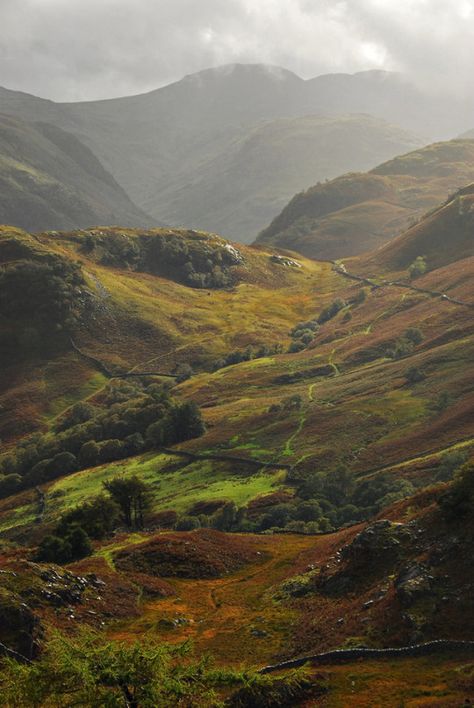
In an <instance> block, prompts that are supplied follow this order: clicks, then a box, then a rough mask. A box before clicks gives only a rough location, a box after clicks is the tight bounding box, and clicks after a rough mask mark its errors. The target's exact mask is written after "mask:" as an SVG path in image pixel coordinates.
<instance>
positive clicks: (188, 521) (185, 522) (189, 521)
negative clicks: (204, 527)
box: [174, 516, 201, 531]
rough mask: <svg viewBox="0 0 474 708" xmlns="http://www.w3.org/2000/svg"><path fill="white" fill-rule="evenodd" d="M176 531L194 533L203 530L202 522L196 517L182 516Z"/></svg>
mask: <svg viewBox="0 0 474 708" xmlns="http://www.w3.org/2000/svg"><path fill="white" fill-rule="evenodd" d="M174 528H175V529H176V531H194V530H195V529H199V528H201V522H200V520H199V519H198V518H197V517H196V516H181V517H180V518H179V519H178V520H177V521H176V523H175V525H174Z"/></svg>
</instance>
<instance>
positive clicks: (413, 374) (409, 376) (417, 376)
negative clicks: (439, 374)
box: [405, 366, 426, 384]
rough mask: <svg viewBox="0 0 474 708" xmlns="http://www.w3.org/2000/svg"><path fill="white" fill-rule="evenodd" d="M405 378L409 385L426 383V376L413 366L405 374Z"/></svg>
mask: <svg viewBox="0 0 474 708" xmlns="http://www.w3.org/2000/svg"><path fill="white" fill-rule="evenodd" d="M405 378H406V380H407V383H409V384H416V383H419V382H420V381H424V380H425V378H426V376H425V374H424V373H423V372H422V371H420V369H418V368H417V367H416V366H411V367H410V368H409V369H407V371H406V372H405Z"/></svg>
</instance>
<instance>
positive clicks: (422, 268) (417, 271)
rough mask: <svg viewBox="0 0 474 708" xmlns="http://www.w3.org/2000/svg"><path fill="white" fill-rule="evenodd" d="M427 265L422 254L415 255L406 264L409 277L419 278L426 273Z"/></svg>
mask: <svg viewBox="0 0 474 708" xmlns="http://www.w3.org/2000/svg"><path fill="white" fill-rule="evenodd" d="M427 268H428V266H427V264H426V259H425V257H424V256H417V257H416V258H415V260H414V261H413V263H411V264H410V265H409V266H408V274H409V276H410V278H412V279H414V278H419V277H420V276H421V275H424V274H425V273H426V270H427Z"/></svg>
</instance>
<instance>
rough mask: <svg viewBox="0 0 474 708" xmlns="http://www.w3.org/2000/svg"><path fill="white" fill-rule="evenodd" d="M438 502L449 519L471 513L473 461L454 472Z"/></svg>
mask: <svg viewBox="0 0 474 708" xmlns="http://www.w3.org/2000/svg"><path fill="white" fill-rule="evenodd" d="M439 504H440V506H441V508H442V509H443V511H444V513H445V515H446V517H447V518H448V519H449V520H451V521H456V520H457V519H462V518H463V517H466V516H467V515H472V513H473V511H474V463H473V462H472V461H471V462H468V463H466V464H465V465H463V467H461V469H460V470H459V472H458V473H457V474H456V476H455V478H454V480H453V482H452V483H451V485H450V487H449V489H448V491H447V492H446V493H445V494H443V495H441V497H440V498H439Z"/></svg>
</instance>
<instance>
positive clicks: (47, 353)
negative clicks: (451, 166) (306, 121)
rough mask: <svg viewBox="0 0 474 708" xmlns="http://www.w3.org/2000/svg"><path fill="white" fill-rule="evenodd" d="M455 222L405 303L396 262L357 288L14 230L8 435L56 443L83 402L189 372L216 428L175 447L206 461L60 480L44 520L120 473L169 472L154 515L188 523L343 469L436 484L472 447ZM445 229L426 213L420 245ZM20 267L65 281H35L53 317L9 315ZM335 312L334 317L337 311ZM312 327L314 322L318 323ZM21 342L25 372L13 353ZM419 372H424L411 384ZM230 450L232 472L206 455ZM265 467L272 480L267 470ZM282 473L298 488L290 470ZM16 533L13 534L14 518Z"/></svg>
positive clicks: (223, 251)
mask: <svg viewBox="0 0 474 708" xmlns="http://www.w3.org/2000/svg"><path fill="white" fill-rule="evenodd" d="M446 209H447V213H448V214H451V213H452V206H449V205H448V206H447V207H444V208H442V209H441V211H440V212H439V214H441V215H444V213H445V210H446ZM456 213H457V212H456ZM468 213H469V212H468ZM443 218H444V217H443ZM451 227H452V230H451V232H450V243H451V244H453V243H454V244H456V243H457V246H456V248H455V253H454V254H453V253H451V252H450V253H449V255H448V256H444V257H443V251H442V249H441V248H440V249H439V253H440V256H439V259H438V261H436V262H435V261H434V260H433V262H431V260H430V252H429V251H426V255H427V261H428V265H429V270H428V272H427V273H426V274H425V275H423V276H421V277H419V278H417V279H416V281H414V282H413V281H412V283H413V284H414V285H416V287H415V288H414V289H413V288H412V289H411V290H410V289H409V288H411V287H412V284H411V283H410V281H408V280H407V281H406V285H407V286H408V289H407V288H406V287H400V286H399V285H397V284H390V283H392V281H393V279H394V278H395V277H398V278H400V276H402V278H403V276H404V273H403V272H402V273H400V268H401V267H402V266H406V264H405V262H403V263H402V261H401V256H400V257H399V258H398V257H397V258H398V259H397V260H393V261H388V260H386V261H383V262H380V261H379V260H378V255H377V258H369V259H366V260H361V259H359V260H354V261H346V267H347V269H348V270H349V271H351V270H355V271H356V272H359V273H364V274H369V275H371V276H374V275H375V280H373V281H369V282H372V283H373V285H372V287H367V285H365V288H364V283H359V282H357V281H352V280H350V279H348V277H347V275H346V274H344V273H343V272H342V270H341V269H337V268H336V269H333V268H332V267H331V265H330V264H323V263H317V262H314V261H307V260H305V259H296V260H295V259H294V258H290V257H289V256H284V255H279V256H278V255H276V254H274V253H272V252H271V251H267V250H264V249H263V248H249V247H240V246H239V247H238V248H235V247H233V246H231V245H229V244H228V243H227V242H225V241H224V240H223V239H221V238H220V237H217V236H212V235H207V234H204V233H200V232H179V231H165V230H155V231H148V232H139V231H132V230H129V231H127V230H116V229H108V230H101V231H97V230H96V231H88V232H84V231H83V232H70V233H63V234H59V235H54V234H44V235H40V236H38V237H35V238H32V237H31V236H29V235H28V234H26V233H22V232H19V231H18V232H12V231H9V230H8V229H5V230H4V232H3V234H2V239H1V242H0V258H1V260H2V263H3V270H4V273H5V274H6V275H4V279H3V280H2V281H0V286H1V287H3V300H4V302H6V303H7V308H6V310H5V312H4V314H3V318H4V319H3V323H4V324H3V330H2V347H3V357H4V360H5V362H6V366H5V367H4V370H3V375H2V381H1V386H2V397H1V403H2V419H1V425H2V435H3V437H4V439H6V440H8V439H13V440H14V439H16V438H18V437H19V436H21V435H24V434H25V433H27V432H29V431H33V430H35V429H36V430H38V429H40V430H43V431H44V432H45V434H46V435H49V434H50V433H49V432H48V431H51V434H53V433H54V430H55V426H56V425H58V421H61V420H62V418H61V416H62V415H64V411H67V410H69V409H70V407H71V406H72V405H73V404H74V403H76V402H77V401H81V400H82V401H84V400H86V401H87V402H88V403H90V404H93V405H97V406H99V409H98V410H102V408H101V407H103V406H104V405H107V400H113V401H117V400H122V399H121V398H120V397H119V398H117V396H122V395H125V397H127V396H128V397H130V396H131V397H132V399H133V400H135V399H137V400H138V399H140V397H141V398H143V396H144V395H145V394H146V395H148V393H147V391H148V389H147V386H149V385H150V384H151V383H152V382H153V381H157V382H159V381H160V376H163V375H170V374H174V373H176V371H177V368H178V367H179V366H180V365H181V366H182V365H186V366H187V367H188V368H189V370H190V372H191V374H192V375H191V376H190V377H189V374H188V378H187V380H184V381H183V382H181V383H179V380H180V379H178V385H176V383H175V385H174V387H173V389H172V391H173V395H175V396H176V397H177V398H178V400H189V401H194V402H196V403H197V404H198V405H199V406H200V407H201V410H202V413H203V416H204V420H205V423H206V426H207V431H206V433H205V434H204V435H203V436H202V437H199V438H198V439H195V440H191V441H189V442H187V443H184V444H183V445H182V446H181V449H182V450H183V451H190V452H192V453H199V454H200V455H201V456H202V455H204V459H201V460H196V461H195V462H193V460H192V459H191V460H190V459H183V458H180V457H177V458H176V459H175V460H174V461H173V460H170V459H169V457H168V454H166V455H165V456H164V457H163V455H162V453H161V452H158V453H156V454H155V453H153V454H151V453H150V452H146V453H145V454H144V457H143V458H137V460H136V462H133V464H132V463H128V462H127V463H123V462H117V463H115V462H114V463H112V464H106V465H105V466H102V467H101V468H100V472H99V470H97V469H93V470H91V471H90V472H89V471H83V472H79V473H78V476H77V478H76V477H75V476H74V475H73V476H72V477H70V478H68V479H67V480H65V481H64V482H63V481H59V482H54V483H53V487H52V488H51V494H52V499H56V493H55V490H56V487H55V486H54V485H56V484H57V485H59V486H58V487H57V491H60V492H61V493H60V495H59V497H58V499H59V504H58V503H57V502H54V503H52V504H51V505H50V506H48V514H50V515H51V517H50V518H51V520H52V519H54V518H55V517H56V516H57V515H58V514H59V513H60V512H61V511H62V510H64V509H66V508H68V506H69V505H70V504H71V503H75V502H77V501H80V500H84V499H86V498H87V497H88V496H90V494H92V493H96V492H97V493H98V492H100V489H101V484H102V481H103V480H104V479H108V478H110V477H111V476H113V475H114V474H115V473H116V472H117V471H122V470H124V469H136V470H138V471H140V472H142V473H143V474H144V475H145V477H146V478H147V479H150V480H153V479H154V476H155V475H156V474H157V470H158V469H159V470H162V473H160V474H163V475H164V476H163V482H161V481H160V482H159V484H158V487H157V489H156V494H155V502H154V508H155V511H156V512H161V511H170V510H173V511H177V512H179V513H185V512H188V511H189V509H190V508H191V507H192V504H193V503H195V502H197V501H205V500H206V498H209V499H219V500H223V499H224V500H226V499H227V500H229V499H232V500H234V501H235V502H237V503H238V504H239V505H241V504H248V502H249V501H251V499H252V498H253V497H257V496H259V495H261V494H262V493H264V492H266V493H268V492H270V491H272V490H277V489H279V488H280V489H282V490H285V489H287V485H288V483H289V481H291V480H293V482H294V481H295V480H296V487H297V488H299V485H301V484H302V483H304V480H305V479H306V478H307V477H308V475H309V476H310V477H311V475H312V474H314V472H316V471H318V470H324V471H328V472H330V471H331V470H335V469H337V468H338V466H339V465H341V464H343V465H345V466H346V467H348V468H349V469H350V470H351V471H352V473H353V474H355V475H356V476H358V477H361V479H363V478H364V476H365V475H376V476H377V474H379V473H382V472H383V474H384V475H385V474H389V475H390V474H392V472H391V471H392V470H393V473H394V475H395V477H394V478H395V479H396V478H398V475H399V472H400V473H401V476H402V478H403V480H406V481H408V482H409V486H408V489H413V486H412V485H415V487H416V486H418V485H422V486H423V485H424V484H426V483H428V482H429V481H430V480H431V479H432V478H433V477H432V474H433V472H432V470H433V469H434V468H436V460H437V459H439V458H440V457H441V456H442V455H443V454H445V453H447V452H450V451H453V450H454V451H455V450H457V449H458V446H459V449H460V450H461V451H464V450H468V449H469V446H470V445H471V444H472V410H473V406H474V397H473V396H474V390H473V389H472V386H470V384H469V383H468V382H469V381H471V380H472V379H471V377H472V373H473V372H471V362H472V353H473V352H472V347H473V340H472V334H473V328H472V321H471V319H472V318H470V317H466V314H468V313H469V312H470V310H469V307H468V306H469V304H470V303H472V301H473V292H472V281H471V280H470V279H469V278H468V277H466V274H467V273H469V272H470V269H471V268H472V258H471V259H470V258H462V256H465V255H466V253H465V252H463V251H462V249H461V243H462V242H463V241H462V239H463V238H464V239H465V238H466V236H465V234H467V233H470V232H469V230H468V229H466V227H465V225H464V222H462V221H459V219H457V220H456V219H455V220H454V221H453V222H452V224H451ZM420 229H421V226H420ZM437 229H438V226H437V225H436V223H435V221H434V220H433V218H432V219H428V220H427V221H426V223H425V226H424V230H421V231H420V233H422V234H423V235H424V236H423V238H425V235H427V234H431V235H432V237H433V239H437V238H438V231H437ZM455 229H457V231H455ZM416 233H418V231H417V232H416ZM457 234H459V239H458V242H456V238H457ZM405 241H408V242H409V243H412V241H413V235H412V233H411V232H410V231H409V232H407V234H406V235H404V236H403V237H401V238H400V239H399V240H398V241H397V242H396V243H398V244H399V248H400V252H401V253H405V250H404V249H405ZM434 242H435V243H436V241H434ZM466 243H467V248H469V241H466ZM421 244H423V246H426V241H424V240H423V241H422V242H421V243H416V244H415V245H412V246H411V248H412V249H414V250H413V253H415V252H416V253H417V254H418V255H419V254H420V253H421V252H420V248H421ZM381 253H383V252H381ZM410 253H411V251H410ZM458 256H459V257H460V259H459V258H458V259H457V260H455V261H454V262H451V263H450V261H453V260H454V259H455V258H457V257H458ZM411 257H412V256H411V255H410V258H411ZM51 259H53V260H51ZM409 260H410V259H409ZM21 262H24V263H26V264H31V263H41V264H43V265H44V264H45V263H47V264H48V268H52V269H53V272H55V273H57V274H58V276H59V277H60V278H64V279H65V280H64V285H63V287H62V288H61V289H59V290H57V291H56V290H53V292H50V290H51V287H52V285H50V286H49V287H48V288H47V292H46V294H45V293H44V291H43V287H44V286H43V285H42V280H41V278H43V277H46V276H47V275H48V272H49V271H46V276H44V275H43V273H44V271H43V270H35V271H34V273H35V278H36V279H37V281H36V280H35V281H34V282H38V285H37V286H36V285H35V287H38V290H37V291H35V292H34V297H35V298H36V300H38V298H39V297H41V298H45V300H44V307H46V306H48V307H50V306H51V304H50V303H51V302H53V303H56V304H55V307H56V308H57V309H56V310H55V311H56V312H57V314H56V316H55V317H56V319H54V318H51V317H50V318H48V319H45V320H43V319H41V312H42V310H41V308H40V307H39V308H38V309H37V312H36V316H35V319H33V320H32V319H31V317H30V315H29V313H28V311H27V307H26V306H25V305H24V304H22V300H21V299H18V297H17V300H16V305H15V308H16V309H14V311H13V312H10V310H9V306H8V302H9V301H10V299H11V298H12V296H13V295H14V293H15V291H14V290H12V288H21V287H22V283H23V280H22V278H24V277H28V278H29V279H30V280H31V275H30V271H29V270H26V272H24V271H23V269H22V268H21V267H20V266H19V263H21ZM444 262H446V263H447V265H443V263H444ZM75 264H78V265H75ZM438 266H443V267H438ZM30 267H31V266H28V268H30ZM374 271H375V272H374ZM387 272H388V277H387ZM377 273H378V274H379V275H377ZM382 274H383V275H384V277H385V278H386V280H381V279H380V275H382ZM58 276H56V277H58ZM53 282H55V281H53ZM385 283H388V284H385ZM401 285H402V286H403V285H404V283H403V282H402V283H401ZM430 293H432V295H431V294H430ZM441 294H444V295H446V297H444V296H443V297H441ZM31 296H32V295H31V293H29V294H28V295H27V296H26V302H28V297H31ZM433 297H435V298H436V299H435V300H433ZM335 302H337V303H340V304H339V305H338V306H337V308H334V307H332V306H331V307H330V308H328V306H330V305H331V303H335ZM58 303H59V304H60V306H59V304H58ZM457 303H459V304H457ZM38 305H39V301H38ZM434 305H435V307H434ZM25 307H26V309H25ZM325 312H329V314H324V313H325ZM316 319H319V322H320V324H319V325H313V324H311V323H312V322H315V321H316ZM298 323H304V324H298ZM311 327H313V329H312V330H311ZM308 328H309V329H308ZM308 332H309V336H308ZM25 342H26V344H27V345H28V346H26V345H25ZM275 344H278V345H279V347H276V348H275V346H274V345H275ZM18 346H21V347H22V351H23V358H22V359H18V356H15V352H17V351H18ZM249 346H250V347H252V349H251V350H249V349H248V347H249ZM259 350H261V352H259ZM226 357H227V358H228V360H227V361H226ZM242 359H243V361H242ZM239 361H240V362H241V363H234V362H239ZM411 370H416V371H417V372H419V375H417V376H414V377H413V379H412V377H411V375H410V371H411ZM127 372H128V373H131V374H143V382H144V383H143V384H138V383H137V384H136V385H137V386H139V388H138V389H137V388H133V386H132V383H131V382H130V383H128V382H127V383H126V380H125V381H123V383H121V381H122V380H121V379H120V378H119V379H117V378H115V377H117V376H119V377H120V376H123V375H124V374H127ZM132 378H133V377H132ZM161 380H163V379H161ZM138 381H140V378H138ZM122 385H123V386H125V389H123V393H121V391H122V389H121V388H120V387H121V386H122ZM134 385H135V384H134ZM140 386H144V387H145V388H140ZM127 387H128V388H127ZM150 390H151V389H150ZM137 397H138V398H137ZM123 400H125V399H123ZM133 405H136V404H133ZM140 405H141V404H140ZM94 415H95V414H94ZM347 421H351V424H350V428H348V427H347ZM107 425H109V423H107ZM53 437H54V436H53ZM102 439H103V438H102ZM434 441H436V442H434ZM401 450H403V454H401ZM150 454H151V456H150ZM209 455H210V456H211V457H209ZM222 455H224V458H226V457H230V458H231V459H230V460H229V462H228V463H227V462H226V459H224V460H221V459H213V458H216V456H217V457H219V456H222ZM206 456H207V457H206ZM233 458H238V459H237V460H236V461H235V462H232V459H233ZM241 458H243V462H239V460H240V459H241ZM245 459H249V465H250V467H248V466H247V467H246V465H245V464H244V461H245ZM206 460H207V461H206ZM266 463H272V467H271V468H268V469H267V470H266V471H265V470H264V467H265V464H266ZM260 464H261V465H263V467H262V469H261V470H260V471H259V465H260ZM136 465H137V466H136ZM433 465H434V468H433ZM183 469H186V470H187V474H186V475H184V476H183V473H182V470H183ZM290 469H291V470H292V471H291V472H290V473H289V477H288V476H287V475H285V474H283V476H282V475H281V474H280V471H283V472H284V471H285V470H286V471H288V470H290ZM262 471H263V476H262ZM229 473H230V478H229ZM207 475H208V476H207ZM165 480H166V484H165ZM178 480H179V484H178ZM211 480H213V481H212V482H211ZM384 484H385V483H384ZM402 486H403V485H402ZM389 487H390V485H389ZM384 489H385V487H384V486H383V485H382V488H381V491H380V497H379V498H380V499H381V498H382V497H383V494H384V492H383V490H384ZM172 490H174V491H172ZM292 493H293V492H292ZM70 495H72V496H70ZM377 503H378V502H377ZM35 504H36V501H35V498H34V496H33V497H31V498H30V499H29V501H28V503H27V505H26V507H25V509H24V512H22V513H25V514H27V515H28V514H31V512H28V511H27V508H31V509H34V508H35ZM348 513H349V512H348ZM20 516H21V515H20ZM6 523H7V526H11V523H10V517H9V515H8V514H7V518H6ZM16 523H17V522H16V521H15V522H14V523H13V526H15V525H16Z"/></svg>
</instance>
